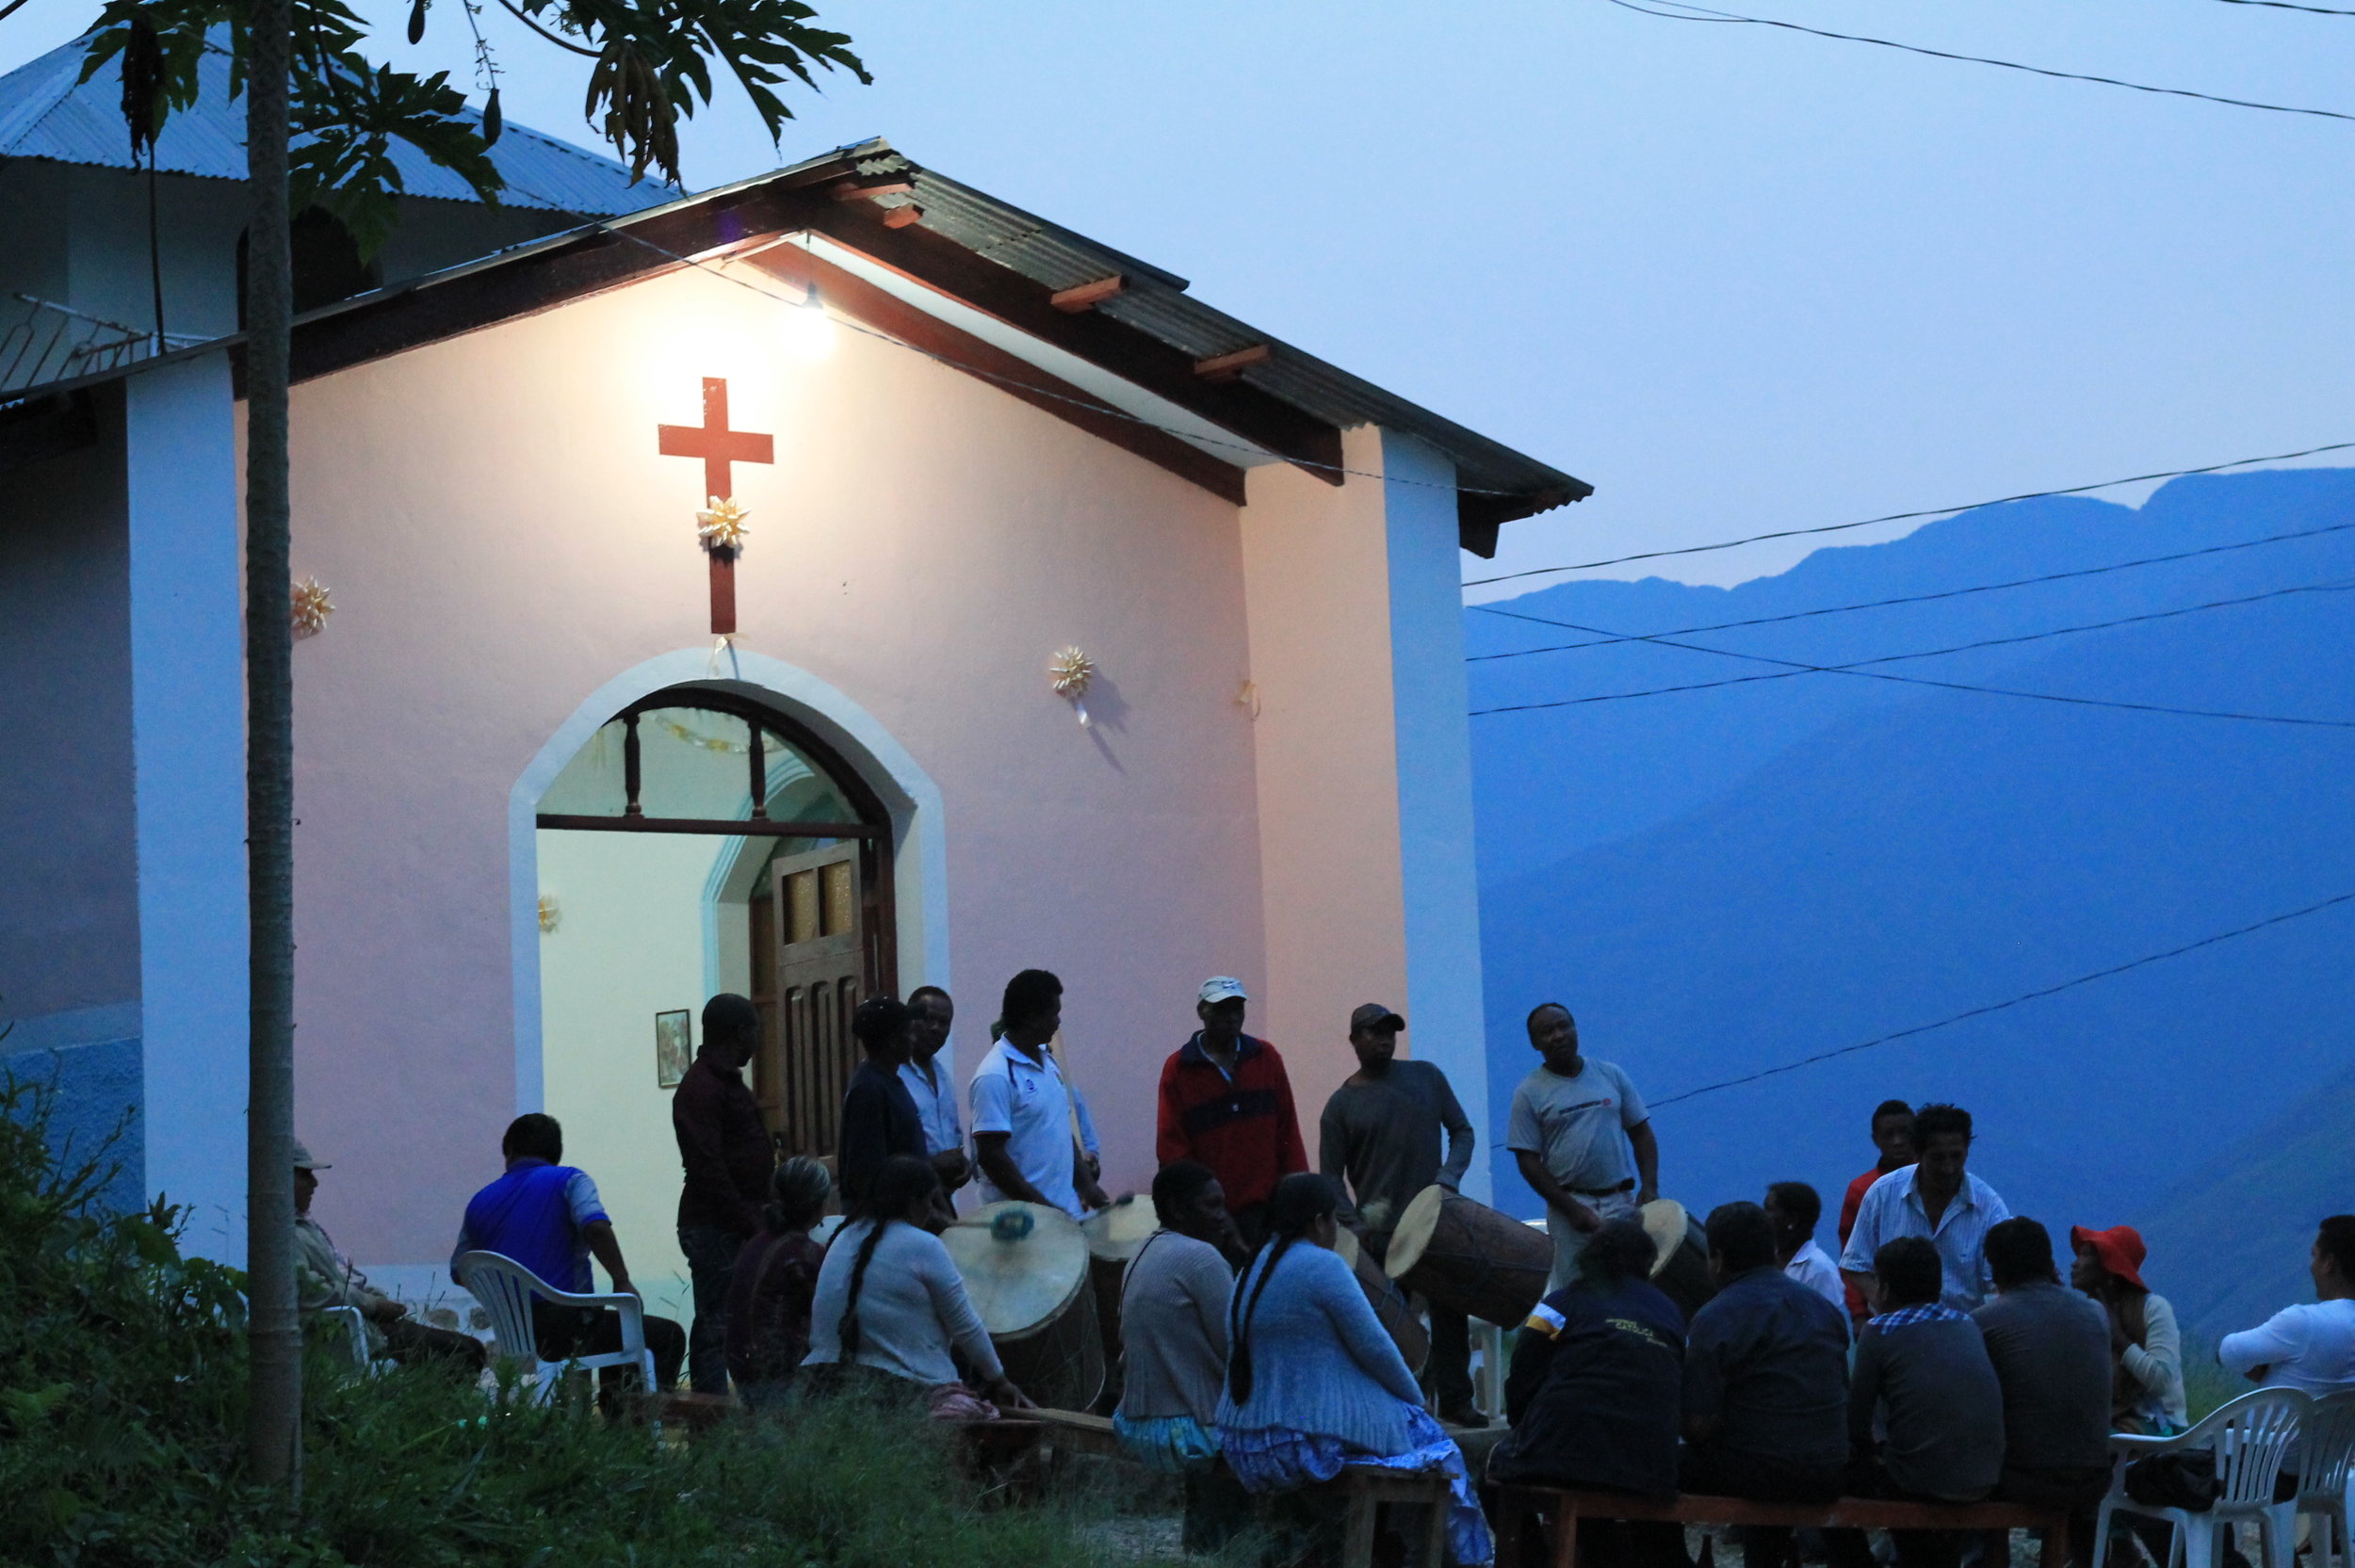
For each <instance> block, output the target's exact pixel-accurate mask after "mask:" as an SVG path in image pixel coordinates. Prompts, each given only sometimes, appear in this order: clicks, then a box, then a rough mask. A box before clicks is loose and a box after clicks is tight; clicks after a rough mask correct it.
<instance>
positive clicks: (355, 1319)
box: [319, 1306, 369, 1372]
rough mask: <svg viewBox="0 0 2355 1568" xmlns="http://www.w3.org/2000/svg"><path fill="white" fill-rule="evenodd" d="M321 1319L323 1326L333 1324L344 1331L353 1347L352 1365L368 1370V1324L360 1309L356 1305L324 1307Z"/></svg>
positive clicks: (321, 1310) (347, 1340)
mask: <svg viewBox="0 0 2355 1568" xmlns="http://www.w3.org/2000/svg"><path fill="white" fill-rule="evenodd" d="M319 1319H320V1322H321V1325H322V1327H324V1326H325V1325H327V1324H333V1325H335V1328H337V1329H341V1330H342V1331H343V1334H344V1335H345V1338H346V1342H347V1343H348V1344H349V1346H350V1347H351V1365H352V1366H356V1367H358V1368H359V1369H360V1370H361V1371H363V1372H365V1371H366V1370H367V1369H368V1362H369V1357H368V1325H367V1319H365V1317H361V1315H360V1309H359V1308H358V1307H356V1306H332V1307H322V1308H321V1309H320V1310H319ZM328 1332H329V1333H331V1334H332V1333H333V1332H335V1329H329V1330H328Z"/></svg>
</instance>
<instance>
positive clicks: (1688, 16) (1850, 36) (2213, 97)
mask: <svg viewBox="0 0 2355 1568" xmlns="http://www.w3.org/2000/svg"><path fill="white" fill-rule="evenodd" d="M1611 3H1612V4H1613V5H1615V6H1616V7H1618V8H1620V9H1622V10H1631V11H1634V12H1636V13H1637V14H1639V15H1642V16H1656V17H1659V18H1660V19H1661V20H1663V21H1665V22H1719V23H1733V22H1738V23H1746V24H1749V25H1751V26H1753V27H1780V28H1782V29H1783V30H1784V31H1786V32H1793V33H1805V34H1807V35H1809V36H1810V37H1811V38H1828V39H1837V40H1840V41H1841V42H1843V43H1871V44H1877V45H1878V46H1879V47H1881V48H1883V49H1901V50H1903V51H1905V52H1906V53H1907V54H1908V55H1927V56H1929V57H1931V58H1933V59H1941V60H1961V61H1963V62H1965V63H1966V64H1970V65H1994V66H2001V67H2003V68H2004V69H2005V70H2006V71H2024V72H2026V73H2028V74H2030V75H2031V76H2050V77H2052V78H2054V79H2055V80H2056V81H2063V82H2093V83H2097V84H2099V85H2100V86H2102V87H2114V88H2124V89H2127V90H2128V91H2130V92H2150V93H2156V94H2158V95H2159V96H2161V97H2165V98H2197V99H2199V100H2200V101H2201V103H2203V104H2224V105H2230V106H2232V107H2233V108H2236V109H2264V110H2265V111H2266V112H2267V113H2269V114H2302V115H2311V116H2313V117H2314V118H2315V119H2317V120H2355V114H2342V113H2340V112H2339V111H2338V110H2337V109H2304V108H2296V107H2293V106H2292V105H2287V104H2264V103H2259V102H2258V101H2257V100H2255V99H2253V98H2224V97H2220V96H2218V95H2217V94H2216V93H2213V92H2194V91H2192V90H2191V89H2189V88H2164V87H2152V86H2151V85H2150V84H2149V83H2147V82H2129V81H2123V80H2121V79H2120V78H2119V77H2116V76H2092V75H2087V74H2086V73H2083V72H2078V71H2051V70H2047V69H2046V68H2045V67H2043V66H2040V65H2022V64H2021V63H2020V62H2019V61H2018V60H1999V59H1992V58H1990V57H1988V56H1985V55H1957V54H1953V53H1951V52H1949V51H1947V50H1944V49H1926V48H1924V47H1923V46H1922V45H1921V44H1918V43H1899V42H1897V41H1895V40H1892V39H1885V38H1867V37H1865V36H1864V35H1863V34H1861V33H1834V32H1828V31H1827V30H1825V29H1824V28H1822V27H1803V26H1801V25H1799V24H1797V23H1795V22H1778V21H1776V20H1775V19H1773V18H1772V17H1764V16H1736V15H1735V14H1733V13H1732V12H1731V11H1716V10H1711V9H1710V8H1708V7H1706V6H1695V5H1688V4H1686V3H1685V0H1653V3H1654V4H1656V5H1663V6H1676V7H1678V9H1676V10H1654V9H1653V8H1651V6H1639V5H1637V4H1635V0H1611Z"/></svg>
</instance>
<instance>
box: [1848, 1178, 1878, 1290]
mask: <svg viewBox="0 0 2355 1568" xmlns="http://www.w3.org/2000/svg"><path fill="white" fill-rule="evenodd" d="M1881 1207H1882V1205H1881V1204H1876V1203H1875V1202H1873V1196H1872V1189H1871V1188H1866V1189H1865V1196H1864V1201H1863V1202H1862V1203H1860V1204H1858V1205H1857V1211H1856V1224H1855V1226H1854V1228H1852V1229H1851V1230H1850V1231H1849V1232H1848V1239H1847V1240H1846V1241H1845V1242H1844V1243H1843V1244H1842V1246H1841V1249H1840V1277H1841V1278H1842V1279H1843V1280H1846V1281H1847V1282H1848V1283H1849V1284H1850V1285H1854V1286H1856V1290H1857V1294H1858V1295H1859V1296H1861V1297H1862V1298H1863V1299H1864V1301H1866V1303H1867V1304H1870V1302H1871V1301H1872V1300H1873V1254H1874V1253H1876V1252H1878V1251H1879V1250H1880V1244H1881Z"/></svg>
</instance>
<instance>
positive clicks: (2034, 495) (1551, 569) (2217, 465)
mask: <svg viewBox="0 0 2355 1568" xmlns="http://www.w3.org/2000/svg"><path fill="white" fill-rule="evenodd" d="M2350 450H2355V441H2334V442H2331V444H2330V445H2326V446H2308V447H2305V448H2303V449H2302V450H2299V451H2296V452H2276V453H2274V454H2273V455H2271V456H2270V457H2263V458H2234V459H2233V461H2230V462H2212V463H2208V464H2206V465H2204V466H2202V467H2199V468H2170V469H2168V470H2167V471H2166V472H2165V473H2160V474H2136V475H2133V476H2130V477H2127V478H2123V479H2099V480H2096V481H2095V482H2093V483H2092V484H2088V485H2070V486H2068V487H2066V488H2064V489H2060V490H2028V491H2022V492H2021V493H2019V494H2017V495H1998V496H1996V497H1994V498H1993V499H1992V500H1987V501H1966V502H1964V503H1963V504H1962V505H1961V506H1958V507H1925V508H1924V509H1922V510H1920V511H1892V512H1891V513H1889V514H1888V515H1887V516H1884V517H1867V518H1864V519H1861V520H1860V521H1859V522H1855V523H1825V524H1822V525H1818V526H1815V527H1812V528H1778V529H1777V530H1775V531H1774V532H1773V533H1766V534H1747V535H1745V536H1744V537H1742V538H1740V539H1727V540H1720V541H1718V542H1716V543H1714V544H1684V545H1679V546H1678V547H1677V548H1676V549H1673V550H1644V551H1640V552H1638V553H1637V554H1635V555H1632V556H1612V557H1609V558H1606V559H1603V560H1583V561H1578V562H1576V563H1574V564H1572V565H1569V566H1533V567H1529V568H1528V569H1526V570H1524V571H1520V572H1506V573H1503V574H1500V575H1498V576H1494V577H1468V578H1466V579H1465V581H1464V586H1465V587H1466V588H1485V587H1486V586H1487V585H1488V584H1490V583H1509V582H1513V581H1515V580H1516V579H1518V578H1521V577H1545V576H1551V575H1553V574H1556V573H1562V572H1592V571H1595V570H1596V569H1598V568H1600V567H1605V566H1625V565H1626V564H1627V563H1628V562H1630V561H1638V560H1665V559H1666V558H1668V557H1670V556H1702V555H1707V554H1709V553H1710V552H1711V551H1713V550H1733V549H1739V548H1740V547H1741V546H1743V545H1745V544H1762V543H1764V542H1766V541H1768V540H1774V539H1804V538H1806V537H1808V536H1809V535H1811V534H1836V533H1842V532H1844V531H1846V530H1847V529H1850V528H1869V527H1872V526H1873V525H1876V524H1879V523H1910V522H1912V521H1913V520H1915V519H1916V518H1924V517H1952V516H1954V515H1956V514H1957V512H1966V511H1976V510H1978V509H1980V508H1981V507H2003V506H2009V505H2010V504H2011V503H2012V502H2014V501H2041V500H2045V499H2047V498H2049V497H2052V496H2055V495H2085V494H2088V493H2091V492H2093V491H2097V490H2115V489H2117V488H2118V487H2119V486H2120V485H2138V484H2147V483H2149V482H2150V481H2151V480H2153V479H2184V478H2189V477H2193V476H2194V475H2199V474H2221V473H2223V472H2224V471H2225V470H2227V469H2232V468H2253V467H2255V466H2256V465H2257V464H2259V463H2261V462H2289V461H2294V460H2296V459H2298V458H2312V457H2319V456H2320V455H2321V454H2323V453H2325V452H2346V451H2350Z"/></svg>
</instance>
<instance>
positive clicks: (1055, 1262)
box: [940, 1198, 1088, 1339]
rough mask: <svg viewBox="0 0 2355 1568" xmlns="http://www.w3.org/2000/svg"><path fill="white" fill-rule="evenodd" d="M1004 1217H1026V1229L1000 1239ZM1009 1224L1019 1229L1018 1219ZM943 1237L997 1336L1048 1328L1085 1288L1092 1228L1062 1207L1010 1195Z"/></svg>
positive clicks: (976, 1307) (987, 1325) (986, 1322)
mask: <svg viewBox="0 0 2355 1568" xmlns="http://www.w3.org/2000/svg"><path fill="white" fill-rule="evenodd" d="M1000 1215H1015V1216H1018V1217H1021V1218H1027V1219H1028V1220H1030V1221H1031V1223H1030V1226H1029V1229H1028V1233H1027V1234H1023V1235H1017V1236H1014V1237H1011V1238H1006V1239H1001V1238H1000V1237H999V1235H998V1229H999V1227H997V1226H996V1225H995V1223H994V1222H995V1221H996V1220H997V1219H998V1218H999V1216H1000ZM1003 1228H1005V1229H1007V1230H1009V1231H1015V1230H1019V1229H1020V1228H1021V1227H1020V1226H1019V1223H1018V1221H1017V1222H1016V1223H1015V1224H1010V1225H1008V1226H1006V1227H1003ZM940 1239H941V1241H942V1243H943V1244H944V1245H946V1246H947V1247H948V1249H949V1255H950V1258H952V1259H954V1260H955V1262H956V1266H957V1272H958V1273H959V1274H961V1275H963V1276H964V1277H965V1289H966V1295H968V1296H970V1297H972V1298H973V1310H974V1311H976V1312H978V1313H980V1314H981V1315H982V1327H983V1328H985V1329H987V1330H988V1331H989V1333H990V1337H992V1338H993V1339H995V1338H1009V1339H1018V1338H1020V1337H1021V1336H1022V1335H1024V1334H1032V1333H1035V1332H1036V1331H1038V1330H1039V1329H1041V1328H1044V1327H1045V1326H1047V1325H1048V1323H1051V1322H1053V1321H1054V1320H1055V1317H1057V1315H1059V1314H1060V1313H1061V1312H1062V1311H1063V1310H1064V1308H1065V1307H1067V1306H1069V1305H1070V1304H1071V1299H1072V1298H1073V1297H1074V1296H1077V1295H1078V1294H1079V1293H1080V1290H1081V1289H1082V1288H1083V1287H1085V1285H1087V1277H1088V1239H1087V1233H1086V1232H1085V1231H1082V1230H1081V1229H1080V1222H1079V1221H1078V1220H1074V1219H1072V1218H1071V1216H1069V1215H1068V1214H1065V1213H1064V1211H1063V1210H1061V1209H1059V1208H1048V1207H1047V1206H1046V1205H1045V1204H1025V1203H1021V1202H1018V1201H1016V1200H1015V1199H1011V1198H1009V1199H1007V1200H1006V1201H1005V1202H1003V1203H996V1204H985V1205H983V1207H982V1208H980V1209H977V1210H975V1211H974V1213H973V1215H972V1216H971V1217H970V1218H969V1219H964V1220H958V1221H957V1222H956V1223H955V1224H953V1225H951V1226H950V1227H949V1228H948V1229H947V1230H946V1231H944V1232H942V1233H941V1237H940Z"/></svg>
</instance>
